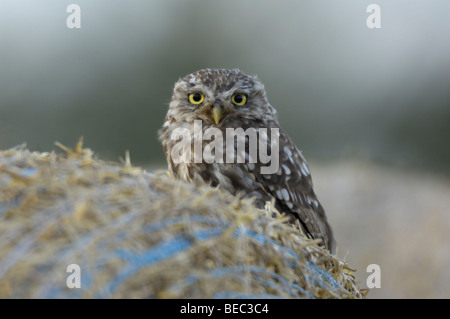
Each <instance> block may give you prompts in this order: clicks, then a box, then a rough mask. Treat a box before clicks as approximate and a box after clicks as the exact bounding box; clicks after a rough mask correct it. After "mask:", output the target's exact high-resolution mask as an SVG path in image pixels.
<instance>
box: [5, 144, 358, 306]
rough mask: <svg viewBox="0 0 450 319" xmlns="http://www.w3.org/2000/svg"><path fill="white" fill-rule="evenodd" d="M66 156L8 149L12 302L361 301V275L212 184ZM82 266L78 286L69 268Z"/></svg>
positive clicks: (75, 153) (276, 218)
mask: <svg viewBox="0 0 450 319" xmlns="http://www.w3.org/2000/svg"><path fill="white" fill-rule="evenodd" d="M57 145H58V146H59V147H60V148H62V149H63V150H64V154H56V153H54V152H52V153H39V152H30V151H29V150H27V149H26V148H25V146H20V147H16V148H13V149H9V150H6V151H1V152H0V297H2V298H239V297H246V298H361V297H363V294H362V293H361V291H360V290H359V288H358V287H357V285H356V283H355V280H354V276H353V270H352V269H351V268H350V267H348V266H347V265H346V263H345V262H343V261H342V260H339V259H337V258H336V257H335V256H331V255H330V254H329V253H328V252H327V251H326V250H323V249H322V248H320V247H319V246H317V242H315V241H313V240H310V239H308V238H306V237H305V236H303V234H301V233H300V232H299V230H298V229H296V228H295V227H293V226H290V225H287V224H285V223H284V221H285V218H284V217H283V216H282V215H280V214H279V213H278V212H276V211H273V210H272V209H271V208H270V207H271V206H270V205H268V208H267V209H266V210H260V209H257V208H255V207H254V206H252V203H251V200H242V199H239V198H237V197H235V196H232V195H231V194H228V193H225V192H221V191H220V190H218V189H216V188H211V187H208V186H206V185H194V184H188V183H184V182H181V181H178V180H176V179H174V178H173V177H171V176H170V175H169V174H168V173H167V172H165V171H155V172H146V171H144V170H142V169H140V168H138V167H133V166H132V165H131V164H130V161H129V157H128V156H127V158H126V160H125V161H123V163H122V164H118V163H108V162H104V161H100V160H98V159H96V158H94V157H93V153H92V151H91V150H89V149H85V148H83V147H82V140H80V142H79V143H78V144H77V146H76V147H75V148H74V149H68V148H66V147H64V146H63V145H61V144H57ZM70 264H77V265H79V267H80V269H81V276H80V278H81V288H79V289H77V288H74V289H69V288H68V287H67V284H66V280H67V278H68V276H69V275H71V273H68V272H67V271H66V270H67V266H68V265H70Z"/></svg>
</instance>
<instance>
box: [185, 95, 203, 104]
mask: <svg viewBox="0 0 450 319" xmlns="http://www.w3.org/2000/svg"><path fill="white" fill-rule="evenodd" d="M204 99H205V96H204V95H203V94H202V93H200V92H194V93H191V94H189V102H191V104H195V105H198V104H201V103H202V102H203V100H204Z"/></svg>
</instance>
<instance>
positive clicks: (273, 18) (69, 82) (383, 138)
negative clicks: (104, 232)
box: [0, 0, 450, 297]
mask: <svg viewBox="0 0 450 319" xmlns="http://www.w3.org/2000/svg"><path fill="white" fill-rule="evenodd" d="M71 3H76V4H78V5H79V6H80V7H81V29H69V28H67V26H66V18H67V17H68V16H69V13H67V12H66V8H67V6H68V5H69V4H71ZM371 3H377V4H379V5H380V7H381V29H369V28H368V27H367V26H366V19H367V17H368V16H369V13H367V12H366V8H367V6H368V5H369V4H371ZM449 31H450V2H449V1H446V0H403V1H401V0H398V1H389V0H371V1H365V0H350V1H344V0H341V1H335V0H307V1H287V0H281V1H280V0H277V1H274V0H272V1H269V0H243V1H237V0H226V1H225V0H223V1H218V0H216V1H213V0H164V1H163V0H159V1H157V0H151V1H144V0H130V1H107V0H71V1H63V0H40V1H35V0H22V1H17V0H1V1H0V40H1V41H0V149H6V148H9V147H12V146H15V145H17V144H21V143H24V142H26V143H27V145H28V147H29V148H30V149H32V150H37V151H50V150H54V149H56V148H55V146H54V142H55V141H59V142H62V143H63V144H65V145H68V146H73V145H74V144H75V142H76V140H77V139H78V137H79V136H81V135H83V136H84V137H85V145H86V146H87V147H89V148H92V149H93V150H94V151H95V153H96V154H98V155H99V156H100V158H101V159H105V160H114V161H116V160H117V159H118V158H119V157H123V156H124V153H125V151H126V150H129V151H130V153H131V160H132V163H133V164H136V165H144V166H146V167H152V168H153V167H165V165H166V164H165V158H164V154H163V151H162V147H161V146H160V143H159V141H158V138H157V130H158V129H159V128H160V127H161V126H162V123H163V121H164V116H165V113H166V111H167V105H168V102H169V100H170V98H171V94H172V87H173V84H174V82H175V81H176V80H177V79H178V78H179V77H182V76H184V75H186V74H188V73H190V72H193V71H195V70H197V69H200V68H205V67H214V68H235V67H237V68H240V69H242V70H243V71H244V72H246V73H248V74H252V75H253V74H257V75H258V76H259V78H260V79H261V80H262V82H263V83H264V84H265V86H266V90H267V92H268V97H269V100H270V102H271V104H272V105H274V106H275V107H276V108H277V109H278V113H279V117H280V122H281V125H282V126H283V127H284V128H285V129H286V130H287V132H288V133H289V134H290V135H291V136H292V137H293V139H294V141H295V142H296V144H297V145H298V146H299V147H300V148H301V149H302V150H303V152H304V154H305V156H306V158H307V159H309V160H310V162H311V163H312V164H313V165H312V168H313V178H314V172H317V173H316V176H317V178H316V179H315V184H316V185H317V187H318V189H319V191H318V194H319V197H320V198H322V199H323V200H324V201H325V205H324V206H325V207H326V208H327V211H329V215H331V217H330V219H331V221H332V222H333V223H334V225H336V226H335V232H336V234H337V239H338V243H339V242H340V243H343V244H342V246H344V249H343V250H341V252H343V253H345V252H346V251H349V258H350V261H351V260H352V257H351V255H352V253H353V255H355V252H359V250H358V248H356V247H352V243H354V242H358V241H359V242H364V243H365V244H366V245H369V246H370V245H372V247H375V246H373V245H378V244H379V240H378V238H379V236H380V234H383V230H382V229H381V230H380V232H377V233H376V234H372V232H370V231H369V232H364V231H363V230H364V229H365V228H364V227H366V228H367V229H368V230H370V229H371V228H373V225H374V224H373V223H372V224H370V225H365V224H364V221H365V220H366V219H365V218H366V215H367V216H368V215H369V212H372V211H373V212H374V214H373V215H370V216H371V217H370V218H374V217H373V216H385V215H383V214H382V213H380V212H379V211H377V210H376V209H375V208H377V207H378V209H379V207H380V205H379V203H380V201H381V202H383V200H384V199H386V198H387V197H389V196H386V194H383V193H381V194H379V195H380V196H384V197H382V198H374V199H373V200H369V196H370V194H374V193H376V192H377V191H378V192H380V191H382V190H384V191H386V190H392V191H393V192H394V193H390V194H396V197H395V200H400V201H401V202H402V203H403V202H407V201H409V202H411V203H413V201H410V199H411V198H414V199H415V200H418V199H417V198H418V197H417V196H415V195H414V194H413V193H410V192H409V190H408V187H409V185H412V184H414V182H412V181H411V180H409V179H408V178H409V177H408V176H411V174H412V175H413V176H416V175H415V174H419V175H417V178H415V179H414V181H416V184H417V185H418V186H417V187H416V188H415V189H414V191H416V192H418V193H422V192H425V191H427V189H424V188H422V187H421V186H423V185H424V184H423V183H422V180H423V176H424V175H420V174H426V176H427V180H429V178H433V179H434V178H439V183H443V184H442V185H441V184H439V185H440V186H438V187H436V189H440V190H443V192H442V193H439V198H438V199H439V200H446V198H448V197H450V196H449V195H450V192H449V191H448V190H449V184H448V180H449V179H448V177H449V174H450V165H449V163H450V143H449V138H450V124H449V122H450V121H449V120H450V38H449ZM360 160H363V161H369V162H371V163H378V164H377V165H380V164H382V167H383V168H382V172H381V173H380V172H379V171H378V166H377V168H375V169H373V168H372V167H369V168H368V167H366V166H364V165H363V166H358V165H352V164H351V163H354V162H355V161H360ZM337 162H339V163H342V162H346V163H350V164H349V165H350V167H349V166H345V167H344V168H343V167H342V166H339V165H341V164H339V165H334V164H335V163H337ZM321 167H325V168H321ZM355 167H356V168H355ZM392 168H394V169H396V171H390V169H392ZM405 170H406V171H405ZM361 171H362V172H363V173H364V174H367V176H366V175H364V176H366V178H362V177H361V176H362V175H361ZM324 172H325V173H326V174H324ZM370 172H373V175H371V173H370ZM386 172H388V173H386ZM396 172H401V173H399V174H400V175H399V176H400V177H398V178H393V180H391V179H389V178H392V176H396V175H395V174H396ZM410 172H411V174H410ZM339 174H340V175H339ZM383 174H386V179H385V180H383V181H380V182H379V185H378V184H377V185H378V187H376V186H373V187H372V186H371V187H372V188H371V187H369V186H368V185H369V183H370V182H371V181H373V180H374V178H373V177H376V178H378V179H379V178H380V176H384V175H383ZM330 176H331V177H332V178H333V179H332V180H330ZM349 176H350V177H349ZM428 176H432V177H428ZM346 177H348V179H346V182H345V181H344V182H343V179H345V178H346ZM333 181H336V182H333ZM398 181H400V182H399V186H398V187H397V188H395V187H393V185H394V183H396V182H398ZM403 181H404V182H403ZM346 183H347V184H348V185H347V184H346ZM349 183H350V184H351V186H349V185H350V184H349ZM387 184H389V185H390V186H392V187H391V188H386V186H389V185H387ZM416 184H414V185H416ZM346 185H347V186H346ZM433 185H435V184H433ZM345 187H347V188H345ZM364 187H367V193H364V194H360V193H359V194H358V195H357V196H356V197H355V196H353V195H354V193H352V192H357V191H358V190H361V189H364ZM429 189H433V188H432V187H429V188H428V190H429ZM321 192H322V193H321ZM369 192H370V194H369ZM435 193H436V192H435V191H434V192H433V194H435ZM352 194H353V195H352ZM377 194H378V193H377ZM402 194H404V197H401V195H402ZM321 195H322V196H321ZM365 196H366V197H365ZM399 196H400V197H399ZM342 198H345V200H346V203H351V204H355V203H357V202H358V201H359V202H358V203H361V205H360V206H358V205H356V204H355V205H354V206H355V207H354V209H355V211H352V210H351V209H352V208H351V207H350V206H351V205H349V206H345V205H344V206H343V207H341V208H339V204H341V203H342V202H339V201H340V199H342ZM430 198H431V197H430ZM362 199H364V200H362ZM393 200H394V198H393ZM427 200H430V201H433V202H436V199H435V198H434V197H433V198H432V199H427ZM336 202H337V203H338V204H336ZM383 205H386V203H385V202H383ZM412 206H414V207H418V206H417V205H412ZM412 206H411V207H412ZM361 207H363V208H361ZM387 207H389V205H387ZM411 207H410V206H408V207H403V206H401V207H400V208H399V207H398V206H395V209H396V212H397V213H398V215H396V216H403V217H401V218H403V219H401V218H400V217H399V219H400V220H395V221H392V220H390V221H389V223H394V225H403V222H404V221H405V220H409V218H410V217H409V216H413V215H408V214H409V209H413V208H411ZM424 207H430V206H429V205H424ZM448 207H449V206H446V205H442V207H441V208H437V209H436V211H438V212H439V214H441V215H439V216H440V217H438V220H439V221H441V220H443V219H442V218H444V217H445V216H448V215H449V214H448V210H449V209H448ZM372 208H374V209H375V210H374V209H372ZM391 208H392V206H391ZM387 209H388V208H387ZM360 210H366V211H367V212H366V213H367V214H365V215H364V216H363V215H357V214H356V215H351V216H349V215H345V214H349V212H350V211H351V212H352V214H353V213H354V212H357V211H360ZM339 211H342V214H341V215H339ZM419 213H420V212H419ZM423 213H424V212H422V215H420V214H419V215H420V216H423ZM376 214H380V215H376ZM402 214H403V215H402ZM388 215H389V216H391V217H392V212H391V213H389V214H388ZM345 216H347V217H348V218H352V221H353V222H352V225H353V224H354V225H355V227H350V226H349V220H348V219H345V218H346V217H345ZM414 216H415V215H414ZM443 216H444V217H443ZM380 218H384V217H380ZM357 220H359V224H358V223H357V222H356V221H357ZM446 220H447V222H448V219H446ZM395 223H397V224H395ZM437 224H439V223H437ZM340 225H341V226H340ZM371 225H372V226H371ZM380 225H383V220H381V221H380ZM444 225H450V223H447V224H444ZM358 227H359V228H358ZM380 227H382V226H380ZM349 228H351V229H355V228H358V229H359V230H361V231H359V232H355V233H352V234H351V229H349ZM396 229H397V228H396ZM409 231H410V230H406V231H405V234H406V235H405V236H402V239H399V240H405V238H408V234H409ZM369 233H370V234H372V235H371V236H372V237H371V238H373V240H374V241H375V243H374V241H372V242H368V243H366V242H365V241H361V240H360V239H361V237H364V236H367V234H369ZM431 233H433V236H435V235H436V234H435V232H434V228H431V229H430V234H431ZM350 235H351V236H350ZM352 236H353V237H352ZM358 236H359V237H358ZM430 236H431V235H430ZM447 237H448V236H447ZM425 238H428V237H427V236H425ZM439 243H445V244H446V245H447V244H448V243H449V240H448V239H447V241H441V240H439ZM342 246H341V247H342ZM389 246H392V245H390V244H389V243H388V244H386V245H385V246H383V247H384V248H383V249H386V247H389ZM363 248H364V249H363V250H362V251H363V252H367V251H370V249H367V246H366V247H363ZM380 249H381V248H380ZM447 250H448V249H447ZM394 255H395V256H398V255H397V254H394ZM373 256H375V257H373V258H368V259H367V260H366V261H367V262H366V261H364V262H361V264H360V265H357V266H358V267H359V269H360V270H361V271H362V274H363V276H362V277H361V278H362V279H361V280H364V279H363V278H364V276H365V275H364V271H365V265H367V264H368V263H373V262H375V263H377V262H378V261H379V260H381V259H382V256H385V257H386V254H384V255H383V254H382V253H379V252H378V254H377V253H376V252H375V253H374V255H373ZM439 256H441V257H442V254H441V255H439ZM377 258H378V259H377ZM430 258H431V257H430ZM353 260H354V263H356V264H357V263H358V261H357V259H353ZM445 260H447V261H450V259H448V258H447V259H445ZM442 262H443V261H442V260H441V263H442ZM378 263H382V262H378ZM385 268H386V267H385ZM447 268H448V267H447ZM403 273H404V272H403ZM422 275H423V274H422ZM445 276H447V277H446V279H448V278H450V274H449V272H448V271H447V273H446V275H445ZM392 277H398V276H396V275H395V272H394V273H392ZM407 278H410V277H407ZM363 282H364V281H363ZM385 284H386V283H385ZM421 287H423V284H422V285H421ZM447 287H448V285H447ZM397 288H398V287H397V286H396V287H390V290H387V289H386V290H384V291H383V290H379V291H375V292H374V293H373V294H374V296H375V297H377V296H378V297H386V296H387V297H404V296H407V297H410V296H413V297H421V296H450V294H449V292H448V289H445V291H444V292H439V293H437V291H438V290H437V289H436V288H435V287H434V286H432V287H431V288H430V291H432V292H433V293H435V295H433V293H428V294H422V295H421V294H420V293H416V294H413V295H408V293H406V292H405V291H406V288H405V289H403V290H402V289H400V290H398V289H397ZM396 289H397V290H396ZM408 289H409V288H408ZM408 291H411V290H410V289H409V290H408ZM422 291H423V289H422Z"/></svg>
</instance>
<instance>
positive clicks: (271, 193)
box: [159, 69, 336, 253]
mask: <svg viewBox="0 0 450 319" xmlns="http://www.w3.org/2000/svg"><path fill="white" fill-rule="evenodd" d="M194 121H195V122H196V123H201V132H205V131H206V130H207V129H209V128H215V129H216V131H217V129H219V130H220V131H221V132H222V133H223V141H224V142H223V146H222V147H223V150H220V151H223V154H225V153H226V151H227V149H226V147H225V144H226V143H225V136H226V129H227V128H228V129H238V128H241V129H242V130H245V132H249V131H247V129H249V128H253V129H255V131H256V134H257V137H258V138H259V137H261V135H262V134H264V138H265V140H264V139H263V140H264V141H266V143H267V145H266V148H267V150H271V149H273V150H278V151H279V154H270V155H271V157H272V158H273V156H274V155H279V156H278V161H279V162H278V163H279V165H278V170H275V173H272V174H265V173H263V172H261V169H262V168H263V167H264V166H267V165H269V164H267V162H262V161H261V160H260V159H258V158H257V159H254V158H252V156H251V155H252V154H254V153H250V151H249V150H250V147H251V145H248V144H250V142H251V141H252V139H250V138H249V136H247V135H245V136H244V138H245V141H246V142H245V148H244V149H243V148H240V149H238V148H237V141H233V144H232V145H234V151H235V153H234V154H236V156H238V152H239V151H240V152H241V153H243V157H245V160H244V161H242V160H241V161H238V160H234V161H225V160H223V161H220V160H218V161H213V162H211V161H204V160H203V161H202V160H200V161H199V160H194V158H195V154H194V153H195V151H196V150H195V149H194V144H195V138H196V136H197V137H198V136H199V135H198V134H197V135H195V134H194ZM180 128H182V129H184V130H187V132H190V134H191V137H193V139H194V142H193V143H192V144H190V145H191V147H189V150H190V151H192V152H191V153H188V154H189V155H190V156H191V157H190V160H189V161H183V162H180V161H175V160H174V159H173V158H172V157H173V156H172V154H173V152H172V151H173V149H174V147H175V145H176V144H177V143H179V141H178V139H175V138H174V136H175V135H176V134H175V132H176V131H177V130H178V129H180ZM273 128H276V129H278V130H277V131H276V132H277V134H275V136H274V134H273V133H272V134H271V136H269V132H272V131H271V129H273ZM263 129H266V130H263ZM263 132H264V133H263ZM265 132H267V133H265ZM278 133H279V134H278ZM210 137H212V136H210ZM159 138H160V140H161V142H162V145H163V147H164V152H165V155H166V157H167V161H168V164H169V170H170V171H172V173H173V174H174V176H176V177H178V178H180V179H182V180H185V181H188V182H195V181H201V182H205V183H208V184H210V185H212V186H218V187H220V188H222V189H225V190H228V191H229V192H231V193H232V194H244V195H245V196H246V197H253V198H254V200H255V205H257V206H258V207H260V208H264V206H265V203H266V202H267V201H271V200H272V197H273V198H275V207H276V208H277V210H278V211H280V212H285V213H287V214H288V215H289V216H290V217H291V218H290V219H291V222H295V221H296V220H298V221H299V223H300V225H301V228H302V229H303V230H304V232H305V233H306V234H307V235H308V236H309V237H311V238H314V239H317V238H320V239H322V243H321V244H322V246H324V247H325V248H326V249H328V250H330V251H331V252H332V253H334V252H335V245H336V244H335V240H334V237H333V232H332V230H331V227H330V225H329V224H328V221H327V217H326V215H325V211H324V209H323V207H322V205H321V204H320V203H319V201H318V200H317V196H316V194H315V193H314V190H313V184H312V179H311V175H310V172H309V169H308V165H307V164H306V160H305V158H304V157H303V155H302V153H301V152H300V151H299V149H298V148H297V147H296V146H295V145H294V143H293V142H292V140H291V139H290V138H289V136H288V135H287V134H286V133H285V132H284V131H283V130H282V129H281V128H280V124H279V123H278V119H277V111H276V110H275V109H274V108H273V107H272V106H271V105H270V103H269V101H268V100H267V97H266V91H265V89H264V85H263V84H262V83H261V82H260V81H259V79H258V78H257V77H254V76H249V75H246V74H244V73H243V72H241V71H240V70H238V69H233V70H227V69H204V70H199V71H197V72H194V73H192V74H189V75H187V76H185V77H184V78H182V79H180V80H178V82H176V83H175V87H174V90H173V96H172V100H171V102H170V104H169V110H168V113H167V116H166V118H165V122H164V125H163V127H162V128H161V129H160V131H159ZM211 141H212V139H206V138H204V140H202V141H201V142H200V145H201V148H202V149H203V148H205V146H207V145H208V144H209V143H211ZM253 141H254V140H253ZM274 142H276V143H278V144H277V145H276V146H278V147H274V144H273V143H274ZM258 145H259V148H260V144H258ZM197 151H198V150H197ZM228 151H229V149H228ZM216 152H217V150H216ZM225 155H226V154H225ZM253 157H254V156H253ZM235 159H236V158H235ZM241 159H242V157H241Z"/></svg>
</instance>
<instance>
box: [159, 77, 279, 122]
mask: <svg viewBox="0 0 450 319" xmlns="http://www.w3.org/2000/svg"><path fill="white" fill-rule="evenodd" d="M168 117H170V118H173V119H174V120H175V121H176V122H185V123H186V122H187V123H193V122H194V120H202V121H203V124H204V125H206V126H217V127H234V126H236V125H238V124H239V123H241V124H242V121H244V122H246V121H251V122H252V123H253V124H256V123H258V124H259V125H261V126H263V125H269V124H271V126H273V124H274V123H267V120H268V119H271V121H272V122H275V123H277V119H276V110H275V109H274V108H273V107H272V106H271V105H270V104H269V102H268V100H267V97H266V91H265V90H264V85H263V84H262V83H261V81H259V79H258V78H257V77H256V76H249V75H247V74H245V73H243V72H242V71H240V70H239V69H203V70H199V71H196V72H194V73H191V74H189V75H187V76H185V77H184V78H181V79H180V80H178V81H177V82H176V83H175V87H174V91H173V96H172V100H171V102H170V104H169V112H168Z"/></svg>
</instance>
